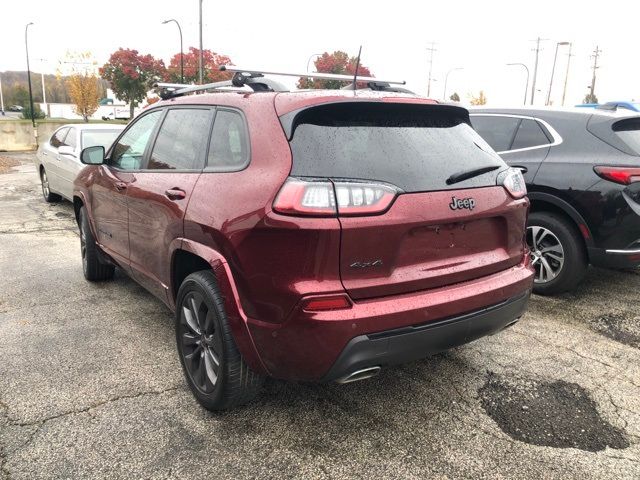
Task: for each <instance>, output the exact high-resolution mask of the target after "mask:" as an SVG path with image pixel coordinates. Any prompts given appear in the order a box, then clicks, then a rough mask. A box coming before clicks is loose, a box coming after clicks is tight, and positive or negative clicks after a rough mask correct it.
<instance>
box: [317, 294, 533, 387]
mask: <svg viewBox="0 0 640 480" xmlns="http://www.w3.org/2000/svg"><path fill="white" fill-rule="evenodd" d="M528 301H529V293H528V292H526V293H523V294H522V295H520V296H518V297H516V298H510V299H508V300H506V301H504V302H501V303H499V304H497V305H493V306H491V307H487V308H484V309H482V310H478V311H475V312H471V313H467V314H466V315H461V316H458V317H453V318H448V319H445V320H439V321H437V322H431V323H426V324H423V325H418V326H411V327H405V328H397V329H393V330H387V331H385V332H378V333H374V334H372V335H360V336H358V337H355V338H353V339H351V341H350V342H349V343H348V344H347V346H346V347H345V348H344V350H343V351H342V353H341V354H340V356H339V357H338V360H337V361H336V362H335V363H334V364H333V366H332V367H331V369H330V370H329V372H328V373H327V374H326V375H325V377H324V378H323V380H325V381H332V380H338V379H341V378H345V377H346V376H348V375H350V374H352V373H353V372H356V371H358V370H363V369H366V368H369V367H376V366H385V365H394V364H399V363H404V362H409V361H412V360H417V359H420V358H424V357H426V356H428V355H431V354H434V353H438V352H442V351H444V350H448V349H450V348H453V347H457V346H458V345H462V344H465V343H469V342H472V341H473V340H477V339H478V338H481V337H484V336H486V335H491V334H494V333H496V332H499V331H500V330H502V329H504V328H506V327H508V326H510V325H513V324H514V323H515V322H516V321H517V320H518V319H519V318H520V317H521V316H522V314H523V312H524V310H525V308H526V306H527V302H528Z"/></svg>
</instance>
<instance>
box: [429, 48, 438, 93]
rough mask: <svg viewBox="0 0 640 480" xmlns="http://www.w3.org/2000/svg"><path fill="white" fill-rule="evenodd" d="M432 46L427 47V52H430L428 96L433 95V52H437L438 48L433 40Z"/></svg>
mask: <svg viewBox="0 0 640 480" xmlns="http://www.w3.org/2000/svg"><path fill="white" fill-rule="evenodd" d="M430 45H431V46H430V47H428V48H427V52H429V83H427V97H430V96H431V73H432V72H433V52H436V51H437V49H436V48H434V46H435V42H431V44H430Z"/></svg>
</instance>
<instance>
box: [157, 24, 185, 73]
mask: <svg viewBox="0 0 640 480" xmlns="http://www.w3.org/2000/svg"><path fill="white" fill-rule="evenodd" d="M171 22H174V23H175V24H176V25H177V26H178V32H179V33H180V82H181V83H184V53H183V49H182V28H180V24H179V23H178V21H177V20H176V19H175V18H170V19H169V20H165V21H164V22H162V24H163V25H166V24H167V23H171Z"/></svg>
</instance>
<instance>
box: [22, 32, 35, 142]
mask: <svg viewBox="0 0 640 480" xmlns="http://www.w3.org/2000/svg"><path fill="white" fill-rule="evenodd" d="M30 25H33V22H29V23H27V25H26V26H25V27H24V47H25V50H26V52H27V82H28V83H29V108H30V109H31V112H30V114H31V125H32V126H33V129H34V130H33V131H34V132H35V128H36V120H35V116H34V111H33V92H32V91H31V67H29V37H28V33H29V26H30Z"/></svg>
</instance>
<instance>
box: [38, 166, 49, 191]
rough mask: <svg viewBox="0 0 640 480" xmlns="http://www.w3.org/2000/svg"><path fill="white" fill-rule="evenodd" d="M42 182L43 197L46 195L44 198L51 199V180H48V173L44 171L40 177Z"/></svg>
mask: <svg viewBox="0 0 640 480" xmlns="http://www.w3.org/2000/svg"><path fill="white" fill-rule="evenodd" d="M40 182H41V183H42V195H44V198H49V193H50V191H49V180H48V179H47V172H45V171H44V170H43V171H42V174H41V175H40Z"/></svg>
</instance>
